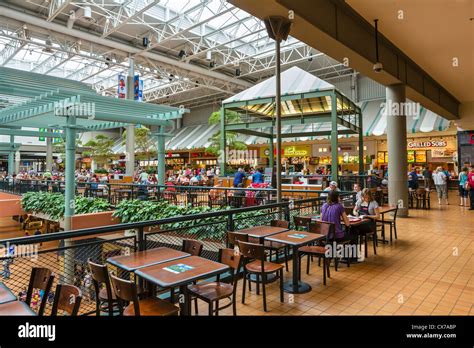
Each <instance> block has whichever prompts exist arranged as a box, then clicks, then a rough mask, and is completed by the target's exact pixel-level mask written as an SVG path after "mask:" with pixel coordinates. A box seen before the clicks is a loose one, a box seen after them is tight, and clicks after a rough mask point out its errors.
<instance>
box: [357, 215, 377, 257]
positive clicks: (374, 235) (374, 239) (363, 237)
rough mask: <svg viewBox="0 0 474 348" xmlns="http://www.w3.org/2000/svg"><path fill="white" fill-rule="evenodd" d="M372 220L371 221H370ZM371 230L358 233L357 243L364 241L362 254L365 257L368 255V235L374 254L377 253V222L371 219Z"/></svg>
mask: <svg viewBox="0 0 474 348" xmlns="http://www.w3.org/2000/svg"><path fill="white" fill-rule="evenodd" d="M371 222H372V221H371ZM373 227H374V228H373V230H371V231H370V232H366V233H360V234H359V244H362V243H364V254H365V257H369V253H368V238H367V237H368V236H372V243H373V246H374V255H377V222H376V221H373Z"/></svg>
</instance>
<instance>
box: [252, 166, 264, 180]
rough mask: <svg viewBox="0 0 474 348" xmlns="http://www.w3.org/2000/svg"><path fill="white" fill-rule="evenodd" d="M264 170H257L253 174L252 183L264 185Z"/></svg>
mask: <svg viewBox="0 0 474 348" xmlns="http://www.w3.org/2000/svg"><path fill="white" fill-rule="evenodd" d="M262 172H263V170H262V168H259V169H257V170H255V173H253V174H252V183H254V184H263V174H262Z"/></svg>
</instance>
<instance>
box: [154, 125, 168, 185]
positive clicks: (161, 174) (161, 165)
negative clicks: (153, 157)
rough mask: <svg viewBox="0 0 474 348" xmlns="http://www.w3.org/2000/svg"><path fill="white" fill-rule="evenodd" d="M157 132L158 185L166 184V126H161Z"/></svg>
mask: <svg viewBox="0 0 474 348" xmlns="http://www.w3.org/2000/svg"><path fill="white" fill-rule="evenodd" d="M158 132H159V133H158V134H157V138H158V139H157V142H158V146H157V151H156V154H157V158H158V170H157V171H158V185H164V184H165V171H166V163H165V157H166V154H165V127H164V126H160V127H159V130H158Z"/></svg>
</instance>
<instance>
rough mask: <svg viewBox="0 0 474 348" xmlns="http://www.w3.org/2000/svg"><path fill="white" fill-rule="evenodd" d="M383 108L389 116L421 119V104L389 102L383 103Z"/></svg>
mask: <svg viewBox="0 0 474 348" xmlns="http://www.w3.org/2000/svg"><path fill="white" fill-rule="evenodd" d="M382 108H384V109H385V113H386V115H387V116H411V117H413V118H414V119H418V118H419V117H420V112H421V104H420V103H415V102H401V103H398V102H393V101H391V100H388V101H387V102H386V103H382Z"/></svg>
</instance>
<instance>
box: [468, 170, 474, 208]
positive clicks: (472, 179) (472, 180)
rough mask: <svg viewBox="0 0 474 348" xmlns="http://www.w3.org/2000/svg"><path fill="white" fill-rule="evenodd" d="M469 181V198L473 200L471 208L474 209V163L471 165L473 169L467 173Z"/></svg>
mask: <svg viewBox="0 0 474 348" xmlns="http://www.w3.org/2000/svg"><path fill="white" fill-rule="evenodd" d="M467 182H468V183H469V200H470V201H471V207H470V208H469V210H474V165H472V166H471V170H470V171H469V174H468V175H467Z"/></svg>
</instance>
